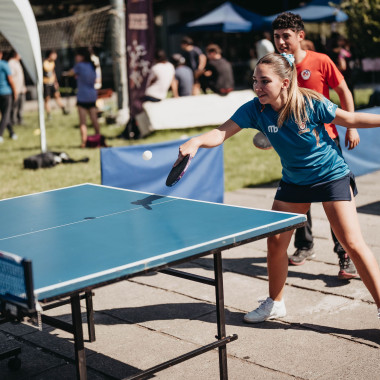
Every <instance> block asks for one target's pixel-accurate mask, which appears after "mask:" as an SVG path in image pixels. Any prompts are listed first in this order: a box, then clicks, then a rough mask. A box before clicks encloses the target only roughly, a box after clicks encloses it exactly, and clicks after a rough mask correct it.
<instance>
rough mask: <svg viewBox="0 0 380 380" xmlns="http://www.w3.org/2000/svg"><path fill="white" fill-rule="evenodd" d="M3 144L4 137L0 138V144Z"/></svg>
mask: <svg viewBox="0 0 380 380" xmlns="http://www.w3.org/2000/svg"><path fill="white" fill-rule="evenodd" d="M3 142H4V137H3V136H0V144H2V143H3Z"/></svg>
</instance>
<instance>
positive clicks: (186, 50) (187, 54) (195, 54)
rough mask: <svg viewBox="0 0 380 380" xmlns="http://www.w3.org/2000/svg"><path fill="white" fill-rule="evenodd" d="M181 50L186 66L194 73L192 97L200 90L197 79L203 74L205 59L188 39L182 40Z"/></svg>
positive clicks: (200, 51)
mask: <svg viewBox="0 0 380 380" xmlns="http://www.w3.org/2000/svg"><path fill="white" fill-rule="evenodd" d="M181 49H182V50H183V54H182V55H183V56H184V58H185V63H186V65H187V66H189V67H190V69H191V70H193V73H194V85H193V92H192V93H193V95H199V93H200V88H201V86H200V83H199V77H200V76H201V75H202V74H203V72H204V68H205V66H206V61H207V58H206V56H205V55H204V54H203V52H202V50H201V49H200V48H199V47H198V46H195V45H194V42H193V40H192V39H191V38H190V37H183V38H182V41H181Z"/></svg>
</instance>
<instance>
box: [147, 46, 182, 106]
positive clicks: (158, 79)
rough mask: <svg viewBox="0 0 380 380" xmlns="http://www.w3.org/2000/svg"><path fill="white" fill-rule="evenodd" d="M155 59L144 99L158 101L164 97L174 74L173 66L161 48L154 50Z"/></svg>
mask: <svg viewBox="0 0 380 380" xmlns="http://www.w3.org/2000/svg"><path fill="white" fill-rule="evenodd" d="M155 60H156V63H155V64H154V65H153V66H152V68H151V72H150V74H149V77H148V81H147V87H146V89H145V98H144V100H145V101H151V102H159V101H160V100H163V99H165V98H166V97H167V94H168V91H169V88H170V87H171V85H172V83H173V80H174V76H175V69H174V66H173V65H172V64H171V63H170V62H169V61H168V59H167V57H166V54H165V52H164V51H163V50H158V51H157V52H156V54H155Z"/></svg>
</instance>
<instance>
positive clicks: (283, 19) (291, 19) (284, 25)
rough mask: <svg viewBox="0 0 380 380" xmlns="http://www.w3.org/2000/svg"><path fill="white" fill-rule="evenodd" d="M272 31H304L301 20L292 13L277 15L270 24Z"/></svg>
mask: <svg viewBox="0 0 380 380" xmlns="http://www.w3.org/2000/svg"><path fill="white" fill-rule="evenodd" d="M272 29H273V30H276V29H291V30H292V31H293V32H300V31H301V30H305V27H304V24H303V21H302V18H301V16H300V15H296V14H294V13H292V12H283V13H281V14H279V15H278V16H277V17H276V18H275V19H274V20H273V22H272Z"/></svg>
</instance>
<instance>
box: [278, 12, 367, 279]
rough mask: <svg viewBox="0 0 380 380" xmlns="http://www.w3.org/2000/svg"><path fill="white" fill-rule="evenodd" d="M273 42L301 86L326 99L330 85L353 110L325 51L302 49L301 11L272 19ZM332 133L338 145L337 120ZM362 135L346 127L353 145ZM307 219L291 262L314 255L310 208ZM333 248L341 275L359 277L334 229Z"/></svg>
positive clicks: (329, 127) (298, 232) (343, 105)
mask: <svg viewBox="0 0 380 380" xmlns="http://www.w3.org/2000/svg"><path fill="white" fill-rule="evenodd" d="M272 29H273V36H274V43H275V46H276V49H277V50H278V52H279V53H287V54H293V55H294V59H295V64H296V68H297V74H298V75H297V79H298V84H299V86H300V87H306V88H310V89H312V90H315V91H318V92H319V93H321V94H323V95H324V96H325V97H326V98H327V99H329V98H330V96H329V88H332V89H333V90H334V91H335V92H336V93H337V94H338V96H339V99H340V103H341V108H342V109H344V110H346V111H350V112H353V111H354V110H355V109H354V101H353V97H352V94H351V92H350V90H349V89H348V86H347V83H346V81H345V80H344V77H343V75H342V74H341V73H340V71H339V70H338V68H337V67H336V66H335V64H334V63H333V62H332V60H331V59H330V58H329V57H328V56H327V55H326V54H321V53H317V52H314V51H311V50H302V48H301V41H303V39H304V38H305V30H304V24H303V21H302V19H301V17H300V16H299V15H295V14H293V13H291V12H284V13H282V14H280V15H279V16H278V17H277V18H276V19H275V20H274V21H273V23H272ZM325 127H326V130H327V132H328V134H329V136H330V137H331V138H332V139H333V140H334V141H335V143H336V144H337V145H338V147H339V148H340V145H339V137H338V132H337V129H336V127H335V125H334V124H325ZM359 141H360V138H359V134H358V132H357V131H356V129H347V133H346V137H345V145H346V146H348V149H353V148H355V147H356V146H357V145H358V144H359ZM307 218H308V223H307V225H306V226H305V227H302V228H299V229H297V230H296V234H295V241H294V245H295V247H296V251H295V253H294V254H293V255H292V256H290V257H289V263H290V264H292V265H302V264H304V263H305V261H306V260H307V259H311V258H313V257H314V256H315V253H314V250H313V245H314V243H313V235H312V230H311V227H312V223H311V214H310V211H309V212H308V214H307ZM331 233H332V237H333V240H334V244H335V246H334V251H335V252H336V253H337V254H338V256H339V266H340V270H339V273H338V278H340V279H350V278H354V277H357V276H358V275H357V272H356V268H355V266H354V264H353V263H352V261H351V260H350V258H349V257H348V255H347V253H346V251H345V250H344V248H343V247H342V246H341V244H340V243H339V241H338V240H337V238H336V237H335V235H334V233H333V232H332V231H331Z"/></svg>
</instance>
